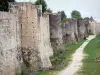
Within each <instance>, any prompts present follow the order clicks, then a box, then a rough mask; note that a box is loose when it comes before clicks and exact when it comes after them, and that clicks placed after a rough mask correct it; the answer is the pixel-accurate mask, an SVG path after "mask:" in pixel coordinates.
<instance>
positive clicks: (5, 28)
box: [0, 7, 22, 75]
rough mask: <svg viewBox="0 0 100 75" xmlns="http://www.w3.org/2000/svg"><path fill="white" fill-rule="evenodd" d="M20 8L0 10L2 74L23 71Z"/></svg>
mask: <svg viewBox="0 0 100 75" xmlns="http://www.w3.org/2000/svg"><path fill="white" fill-rule="evenodd" d="M17 11H18V9H17V8H15V7H12V9H10V11H9V12H0V39H1V40H0V75H15V74H16V72H20V71H21V63H22V58H21V51H20V49H21V39H20V27H19V26H20V25H19V15H18V14H19V13H18V12H17Z"/></svg>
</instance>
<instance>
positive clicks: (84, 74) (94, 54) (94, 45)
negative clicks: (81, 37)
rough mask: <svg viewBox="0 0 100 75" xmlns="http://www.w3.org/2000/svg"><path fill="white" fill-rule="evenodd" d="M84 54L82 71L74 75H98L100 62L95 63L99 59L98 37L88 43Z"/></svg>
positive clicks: (99, 39)
mask: <svg viewBox="0 0 100 75" xmlns="http://www.w3.org/2000/svg"><path fill="white" fill-rule="evenodd" d="M84 53H85V54H86V55H87V56H85V58H84V59H83V66H82V69H81V70H80V71H79V72H78V73H77V74H76V75H100V62H97V61H96V58H98V57H100V35H98V36H97V37H96V38H95V39H93V40H92V41H90V42H89V44H88V45H87V46H86V47H85V49H84Z"/></svg>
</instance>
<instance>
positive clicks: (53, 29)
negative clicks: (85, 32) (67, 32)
mask: <svg viewBox="0 0 100 75" xmlns="http://www.w3.org/2000/svg"><path fill="white" fill-rule="evenodd" d="M49 18H50V20H49V21H50V41H51V44H52V47H53V50H54V51H55V50H57V49H58V48H59V46H60V45H62V43H63V40H62V27H61V14H60V13H54V14H50V16H49Z"/></svg>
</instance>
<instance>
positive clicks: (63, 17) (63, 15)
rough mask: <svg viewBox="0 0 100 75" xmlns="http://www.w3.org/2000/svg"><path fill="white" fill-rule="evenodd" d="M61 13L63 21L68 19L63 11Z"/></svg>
mask: <svg viewBox="0 0 100 75" xmlns="http://www.w3.org/2000/svg"><path fill="white" fill-rule="evenodd" d="M60 13H61V21H62V20H64V19H66V18H67V16H66V14H65V12H64V11H61V12H60Z"/></svg>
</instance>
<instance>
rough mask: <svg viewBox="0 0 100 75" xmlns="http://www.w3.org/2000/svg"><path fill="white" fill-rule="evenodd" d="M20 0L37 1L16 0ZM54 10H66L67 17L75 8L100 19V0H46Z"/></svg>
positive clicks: (85, 15) (83, 13) (83, 15)
mask: <svg viewBox="0 0 100 75" xmlns="http://www.w3.org/2000/svg"><path fill="white" fill-rule="evenodd" d="M16 1H18V2H28V1H31V2H35V1H36V0H16ZM45 1H46V2H47V5H48V7H49V8H51V9H52V10H53V12H57V11H61V10H64V11H65V13H66V15H67V17H70V15H71V14H70V13H71V12H72V11H73V10H78V11H80V12H81V15H82V17H90V16H93V18H94V19H97V20H100V0H45Z"/></svg>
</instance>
